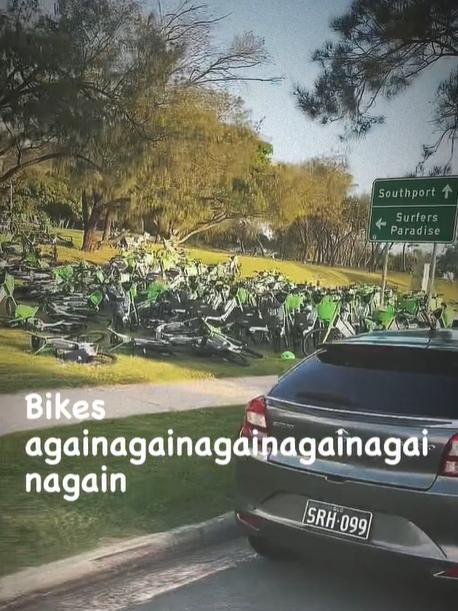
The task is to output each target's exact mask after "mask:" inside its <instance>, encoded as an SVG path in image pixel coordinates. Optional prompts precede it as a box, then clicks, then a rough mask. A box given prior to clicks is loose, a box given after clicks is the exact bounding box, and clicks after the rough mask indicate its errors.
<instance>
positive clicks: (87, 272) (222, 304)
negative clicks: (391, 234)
mask: <svg viewBox="0 0 458 611" xmlns="http://www.w3.org/2000/svg"><path fill="white" fill-rule="evenodd" d="M0 274H1V277H0V283H1V286H0V307H1V308H2V311H3V312H4V316H3V318H2V321H3V323H4V324H5V325H7V326H12V327H23V328H25V329H26V330H27V331H28V332H29V333H30V335H31V347H32V351H33V353H35V354H38V353H42V352H44V351H53V352H54V353H55V354H56V356H58V357H59V358H62V359H63V360H73V361H75V362H81V363H108V362H113V361H114V358H115V357H114V355H115V353H117V352H119V351H124V352H130V353H132V354H140V355H143V356H147V357H154V356H173V355H178V354H185V355H192V356H203V357H208V358H221V359H223V360H225V361H228V362H234V363H239V364H242V365H248V364H249V362H250V360H251V359H256V358H262V356H263V351H264V349H272V350H274V351H276V352H278V353H284V352H287V351H290V352H293V353H294V354H296V355H309V354H311V353H312V352H314V351H315V350H316V348H317V347H318V346H319V345H320V344H322V343H326V342H329V341H334V340H336V339H339V338H343V337H350V336H352V335H356V334H359V333H362V332H367V331H371V330H374V329H396V328H403V329H404V328H409V327H426V326H429V327H432V328H435V327H449V326H451V323H452V315H451V311H450V309H449V308H448V307H447V304H446V303H445V302H444V301H443V300H442V298H441V297H440V296H436V297H435V298H434V300H433V301H432V302H431V301H430V300H429V299H428V298H427V297H426V295H425V294H424V293H409V294H399V293H396V292H395V291H394V290H392V289H388V290H387V291H386V292H385V295H384V296H383V299H382V295H381V290H380V288H378V287H376V286H371V285H364V284H355V285H353V286H350V287H340V288H334V289H327V288H323V287H320V286H317V285H312V284H310V283H304V284H297V283H293V282H291V281H290V280H289V279H288V278H286V277H285V276H284V275H283V274H281V273H279V272H266V271H264V272H259V273H257V274H255V275H254V276H252V277H249V278H242V277H241V275H240V266H239V262H238V259H237V257H231V258H229V259H228V260H227V261H225V262H219V263H217V264H215V265H205V264H203V263H202V262H201V261H198V260H194V259H191V258H190V257H189V255H188V253H187V252H186V251H184V250H180V249H176V248H173V247H172V246H171V245H167V246H165V247H164V248H161V249H158V250H147V249H146V248H134V249H130V250H126V251H124V252H123V253H122V254H119V255H116V256H115V257H113V258H112V259H111V260H110V261H109V262H108V263H107V264H105V265H94V264H90V263H87V262H77V263H72V264H67V265H57V264H56V263H54V262H53V261H52V259H45V258H44V257H40V256H38V255H37V253H36V252H33V253H31V252H22V254H18V253H17V252H13V251H11V252H9V253H6V254H5V253H4V254H3V257H2V260H1V262H0ZM382 303H383V304H384V305H383V306H382V305H381V304H382Z"/></svg>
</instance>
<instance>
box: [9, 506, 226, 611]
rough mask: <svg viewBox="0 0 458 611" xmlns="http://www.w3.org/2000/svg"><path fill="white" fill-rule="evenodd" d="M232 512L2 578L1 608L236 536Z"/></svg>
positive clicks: (10, 607) (10, 606) (12, 606)
mask: <svg viewBox="0 0 458 611" xmlns="http://www.w3.org/2000/svg"><path fill="white" fill-rule="evenodd" d="M237 535H238V530H237V526H236V523H235V519H234V516H233V514H232V513H226V514H224V515H221V516H217V517H216V518H212V519H211V520H207V521H206V522H200V523H198V524H191V525H189V526H181V527H179V528H175V529H173V530H170V531H167V532H161V533H155V534H152V535H145V536H142V537H135V538H133V539H128V540H126V541H121V542H119V543H114V544H111V545H107V546H103V547H99V548H96V549H95V550H92V551H90V552H86V553H84V554H79V555H78V556H71V557H70V558H65V559H64V560H58V561H56V562H51V563H49V564H45V565H42V566H39V567H34V568H28V569H23V570H21V571H19V572H17V573H13V574H12V575H7V576H5V577H2V578H0V609H7V608H8V609H13V608H14V607H16V604H24V603H25V602H30V601H31V600H32V599H33V598H35V597H37V596H40V595H42V594H45V593H49V592H50V591H53V592H54V591H59V590H63V589H68V588H71V587H75V586H76V585H78V582H82V581H84V583H85V584H88V583H91V582H94V581H97V580H99V579H102V578H103V577H104V576H106V575H107V574H108V573H109V574H110V575H113V574H116V573H121V572H122V571H125V570H130V569H132V568H134V567H136V568H138V567H139V566H142V565H146V564H148V563H152V562H157V561H160V560H162V559H165V558H166V557H168V556H172V555H173V554H177V553H182V552H184V551H187V550H190V549H194V548H199V547H201V546H206V545H210V544H212V543H219V542H223V541H228V540H230V539H234V538H236V537H237Z"/></svg>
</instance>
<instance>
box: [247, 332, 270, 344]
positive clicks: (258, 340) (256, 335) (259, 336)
mask: <svg viewBox="0 0 458 611" xmlns="http://www.w3.org/2000/svg"><path fill="white" fill-rule="evenodd" d="M248 336H249V338H250V339H251V341H252V342H253V344H254V345H255V346H260V345H261V344H263V343H264V342H265V341H266V333H265V331H260V330H255V331H249V332H248Z"/></svg>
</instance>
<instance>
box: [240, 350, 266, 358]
mask: <svg viewBox="0 0 458 611" xmlns="http://www.w3.org/2000/svg"><path fill="white" fill-rule="evenodd" d="M243 354H246V355H247V356H251V357H252V358H254V359H263V358H264V355H263V354H261V353H260V352H256V351H255V350H251V348H248V347H245V348H243Z"/></svg>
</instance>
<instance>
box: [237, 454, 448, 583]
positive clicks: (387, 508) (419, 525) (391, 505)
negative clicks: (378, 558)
mask: <svg viewBox="0 0 458 611" xmlns="http://www.w3.org/2000/svg"><path fill="white" fill-rule="evenodd" d="M236 473H237V494H236V514H237V515H238V516H239V517H238V520H239V523H240V524H241V526H242V528H243V529H244V530H245V532H246V533H247V534H251V535H256V534H258V535H262V536H263V537H266V538H268V539H270V540H274V541H275V540H278V542H279V543H282V544H283V545H285V544H286V545H287V546H288V547H291V548H296V549H299V550H300V549H301V548H302V549H307V548H308V547H309V546H310V545H311V544H312V545H314V546H316V545H319V543H320V542H323V543H325V542H327V543H330V542H335V543H337V544H341V545H344V546H349V547H351V548H352V549H357V548H359V549H361V551H363V550H364V549H366V550H369V549H371V550H373V551H377V550H378V551H383V552H390V553H394V554H398V555H400V556H405V557H410V558H412V559H416V560H417V561H421V562H423V563H426V565H427V567H428V570H429V571H430V572H431V573H432V574H435V575H436V574H437V575H438V574H440V573H441V572H443V571H444V570H447V569H450V568H452V567H455V566H458V528H457V519H458V493H455V494H453V493H452V492H453V491H451V492H450V493H447V492H446V491H445V492H444V491H443V490H441V491H440V492H439V491H438V492H433V491H432V490H430V491H428V492H420V491H414V490H406V489H400V488H392V487H387V486H380V485H374V484H368V483H365V482H356V481H350V480H346V481H334V480H329V479H327V478H326V477H324V476H321V475H317V474H313V473H311V472H306V471H302V470H296V469H291V468H288V467H284V466H279V465H275V464H272V463H268V462H266V461H265V460H260V459H254V458H245V459H239V460H238V461H237V467H236ZM309 499H314V500H320V501H325V502H328V503H335V504H337V505H343V506H347V507H353V508H357V509H361V510H364V511H370V512H372V513H373V522H372V529H371V533H370V537H369V539H368V541H366V542H362V541H358V540H354V539H350V538H348V537H345V536H341V535H337V534H332V533H330V534H328V533H324V532H322V531H317V530H315V529H312V528H308V527H306V526H304V524H303V523H302V517H303V514H304V509H305V505H306V503H307V500H309ZM240 514H241V515H240ZM247 516H248V520H247V519H246V517H247Z"/></svg>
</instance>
